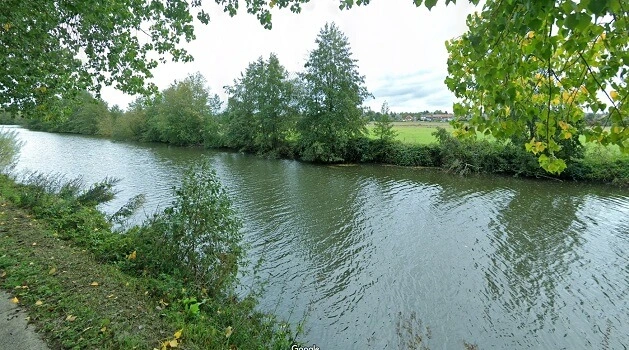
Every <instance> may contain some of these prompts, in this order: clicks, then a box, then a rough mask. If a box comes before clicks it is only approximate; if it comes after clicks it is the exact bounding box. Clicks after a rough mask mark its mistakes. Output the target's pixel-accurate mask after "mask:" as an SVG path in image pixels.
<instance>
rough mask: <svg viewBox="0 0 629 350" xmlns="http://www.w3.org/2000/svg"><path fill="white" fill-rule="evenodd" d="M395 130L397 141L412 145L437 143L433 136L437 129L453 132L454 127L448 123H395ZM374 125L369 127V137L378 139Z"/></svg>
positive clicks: (370, 124) (371, 124)
mask: <svg viewBox="0 0 629 350" xmlns="http://www.w3.org/2000/svg"><path fill="white" fill-rule="evenodd" d="M392 124H393V130H395V132H396V133H397V136H396V140H399V141H401V142H403V143H410V144H427V143H433V142H436V141H437V139H436V138H435V137H434V136H433V135H432V133H433V132H435V131H437V128H444V129H446V130H450V131H451V130H452V126H451V125H450V124H448V123H440V122H394V123H392ZM373 127H374V125H373V123H369V124H368V125H367V129H368V130H369V137H370V138H376V136H375V135H374V134H373Z"/></svg>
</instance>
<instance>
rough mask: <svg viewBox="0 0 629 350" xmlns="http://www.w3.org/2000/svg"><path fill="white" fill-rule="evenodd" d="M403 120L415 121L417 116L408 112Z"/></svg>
mask: <svg viewBox="0 0 629 350" xmlns="http://www.w3.org/2000/svg"><path fill="white" fill-rule="evenodd" d="M402 121H403V122H414V121H415V117H413V116H412V115H410V114H407V115H405V116H403V117H402Z"/></svg>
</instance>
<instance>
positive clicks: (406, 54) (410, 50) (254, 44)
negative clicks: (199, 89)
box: [103, 0, 473, 111]
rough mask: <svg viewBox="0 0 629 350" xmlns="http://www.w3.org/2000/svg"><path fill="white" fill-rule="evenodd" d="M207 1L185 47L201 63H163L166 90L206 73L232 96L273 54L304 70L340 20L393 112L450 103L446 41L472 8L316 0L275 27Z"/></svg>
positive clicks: (376, 102) (113, 95) (108, 96)
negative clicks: (344, 5) (255, 64)
mask: <svg viewBox="0 0 629 350" xmlns="http://www.w3.org/2000/svg"><path fill="white" fill-rule="evenodd" d="M206 5H207V9H206V11H207V12H208V13H210V15H211V22H210V24H209V25H207V26H204V25H200V24H199V25H196V26H195V30H196V35H197V40H195V41H194V42H192V43H189V44H186V45H185V47H186V48H187V49H188V50H189V51H190V53H191V54H192V55H193V56H194V57H195V61H194V62H192V63H188V64H183V63H167V64H164V65H160V66H159V67H158V68H157V69H156V70H155V72H154V75H155V78H154V79H153V81H154V82H155V83H156V84H157V85H158V87H159V88H160V89H164V88H166V87H168V85H170V84H171V83H172V82H173V80H175V79H179V80H181V79H183V78H185V76H186V75H187V74H190V73H194V72H197V71H199V72H201V73H202V74H203V75H204V76H205V77H206V79H207V81H208V84H209V86H210V88H211V90H212V92H213V93H218V94H219V96H221V98H222V99H224V100H225V99H226V97H227V96H226V95H225V93H224V91H223V86H225V85H231V84H232V83H233V80H234V79H235V78H236V77H238V76H239V74H240V72H242V71H243V70H244V69H245V68H246V67H247V65H248V64H249V62H252V61H254V60H256V59H257V58H258V57H260V56H263V57H268V55H269V54H270V53H271V52H275V53H276V54H277V56H278V58H279V60H280V63H282V64H283V65H284V66H285V67H286V69H287V70H289V71H291V72H298V71H301V70H303V66H304V63H305V62H306V60H307V58H308V53H309V51H311V50H313V49H314V48H315V38H316V36H317V34H318V33H319V30H320V29H321V27H323V25H324V24H325V23H326V22H332V21H334V22H335V23H336V24H337V25H338V26H339V28H340V29H341V30H342V31H343V32H344V33H345V34H346V36H347V37H348V39H349V42H350V46H351V50H352V53H353V57H354V58H355V59H357V60H358V65H359V67H360V73H361V74H363V75H365V76H366V80H365V82H366V85H367V89H369V90H370V91H371V92H372V93H373V94H374V95H375V97H376V98H375V99H373V100H369V101H366V105H368V106H370V107H372V108H373V109H374V110H379V109H380V105H381V104H382V102H383V101H384V100H385V99H386V100H388V102H389V104H390V107H391V110H393V111H400V110H406V111H412V110H424V109H431V108H432V107H434V106H437V107H436V108H439V109H445V108H451V104H452V100H453V99H454V97H453V96H452V95H451V94H450V93H449V92H448V91H447V89H446V87H445V85H444V84H443V80H444V78H445V75H446V64H445V63H446V60H447V52H446V50H445V47H444V42H445V41H446V40H448V39H451V38H453V37H456V36H458V35H460V34H461V33H463V31H464V30H465V16H466V15H467V14H468V13H470V12H472V11H473V7H472V6H471V5H469V4H468V3H467V2H460V4H457V5H456V6H453V5H449V6H447V7H446V6H444V5H443V3H442V2H440V3H439V5H437V6H436V7H435V8H433V10H432V11H428V10H427V9H426V8H424V7H420V8H416V7H415V6H414V5H413V3H412V1H409V0H386V1H384V0H382V1H374V2H372V3H371V4H370V5H367V6H359V7H355V8H353V9H351V10H347V11H340V10H338V1H336V0H327V1H319V0H316V1H315V0H311V1H310V2H309V3H307V4H305V5H304V6H303V11H302V13H301V14H293V13H291V12H290V11H288V10H286V9H284V10H281V11H280V10H277V9H274V10H273V12H272V13H273V29H272V30H270V31H269V30H265V29H263V28H262V26H261V25H260V24H259V22H258V20H257V19H256V18H255V16H252V15H249V14H247V13H246V11H244V9H241V11H240V12H239V14H238V15H237V16H235V17H233V18H231V17H229V16H228V15H227V14H225V13H223V11H222V10H221V8H220V7H219V6H218V5H216V4H215V3H214V2H208V3H207V4H206ZM418 67H421V69H418ZM103 97H104V98H105V100H106V101H108V102H109V103H110V104H119V105H121V106H122V107H126V105H127V104H128V103H129V102H131V101H132V100H133V99H134V98H133V97H130V96H127V95H125V94H122V93H120V92H117V91H115V90H113V89H112V88H107V89H105V90H104V92H103Z"/></svg>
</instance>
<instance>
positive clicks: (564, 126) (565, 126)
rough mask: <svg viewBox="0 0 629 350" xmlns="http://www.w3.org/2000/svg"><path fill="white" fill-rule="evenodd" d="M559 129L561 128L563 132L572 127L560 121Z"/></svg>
mask: <svg viewBox="0 0 629 350" xmlns="http://www.w3.org/2000/svg"><path fill="white" fill-rule="evenodd" d="M559 127H560V128H561V130H567V129H568V128H569V127H570V125H568V123H566V122H564V121H563V120H560V121H559Z"/></svg>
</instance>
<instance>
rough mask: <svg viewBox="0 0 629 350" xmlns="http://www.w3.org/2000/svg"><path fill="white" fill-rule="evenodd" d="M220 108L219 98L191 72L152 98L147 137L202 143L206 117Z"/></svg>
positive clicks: (178, 142)
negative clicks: (152, 103) (151, 112)
mask: <svg viewBox="0 0 629 350" xmlns="http://www.w3.org/2000/svg"><path fill="white" fill-rule="evenodd" d="M220 107H221V101H220V99H219V97H218V96H216V95H214V96H212V95H210V91H209V88H208V87H207V81H206V80H205V78H204V77H203V75H201V73H198V72H197V73H195V74H191V75H189V76H188V77H186V78H185V79H184V80H182V81H175V82H174V83H173V84H172V85H171V86H170V87H168V88H167V89H165V90H164V91H163V92H162V93H161V94H160V96H159V98H157V99H155V100H154V105H153V106H152V109H153V111H154V113H153V114H150V115H148V116H147V117H148V120H147V124H148V125H147V126H148V133H149V134H147V138H149V139H151V140H152V141H160V142H166V143H170V144H175V145H199V144H202V143H203V141H204V135H205V128H206V126H207V125H208V120H209V119H210V118H212V117H213V116H215V115H216V114H217V113H218V111H219V110H220Z"/></svg>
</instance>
